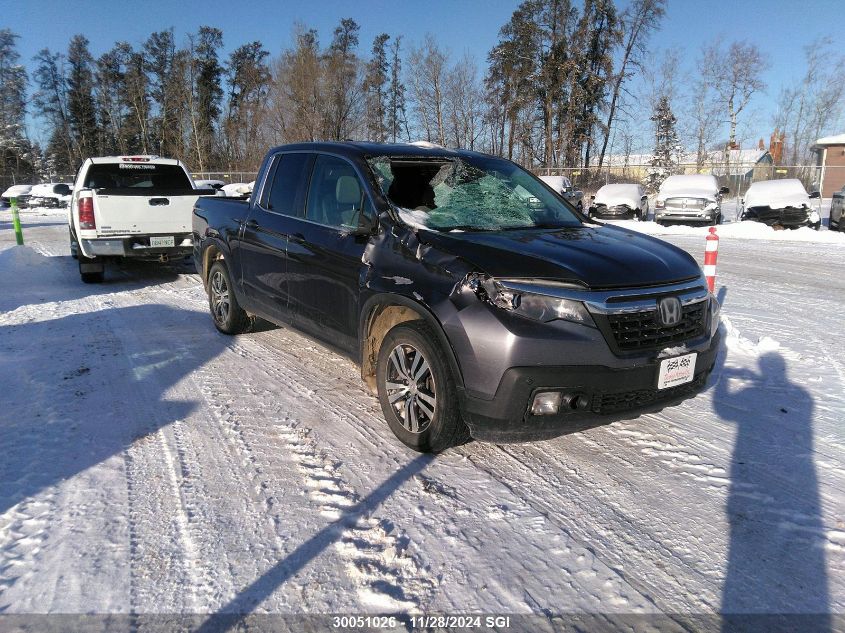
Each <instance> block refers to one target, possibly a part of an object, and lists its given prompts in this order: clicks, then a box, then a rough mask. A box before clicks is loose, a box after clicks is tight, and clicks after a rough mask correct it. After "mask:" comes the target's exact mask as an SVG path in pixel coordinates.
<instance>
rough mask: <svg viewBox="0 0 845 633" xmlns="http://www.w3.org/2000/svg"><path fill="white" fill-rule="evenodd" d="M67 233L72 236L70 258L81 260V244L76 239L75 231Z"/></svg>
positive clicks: (70, 230)
mask: <svg viewBox="0 0 845 633" xmlns="http://www.w3.org/2000/svg"><path fill="white" fill-rule="evenodd" d="M67 231H68V234H69V235H70V256H71V257H73V258H74V259H79V244H77V242H76V238H75V237H74V236H73V230H72V229H68V230H67Z"/></svg>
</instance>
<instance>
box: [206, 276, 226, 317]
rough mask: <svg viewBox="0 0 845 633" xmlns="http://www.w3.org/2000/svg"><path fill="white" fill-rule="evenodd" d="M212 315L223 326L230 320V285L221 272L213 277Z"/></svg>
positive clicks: (211, 286)
mask: <svg viewBox="0 0 845 633" xmlns="http://www.w3.org/2000/svg"><path fill="white" fill-rule="evenodd" d="M210 288H211V314H212V316H213V317H214V320H215V321H217V322H218V323H220V324H221V325H222V324H224V323H226V321H227V320H228V318H229V308H230V304H229V284H227V283H226V277H225V276H224V275H223V273H222V272H220V271H219V270H215V271H214V274H213V275H212V276H211V285H210Z"/></svg>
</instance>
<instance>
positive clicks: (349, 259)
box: [288, 154, 373, 350]
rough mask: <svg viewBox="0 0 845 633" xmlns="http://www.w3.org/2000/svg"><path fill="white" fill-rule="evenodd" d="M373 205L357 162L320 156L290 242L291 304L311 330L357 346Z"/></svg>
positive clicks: (341, 343) (344, 345) (341, 344)
mask: <svg viewBox="0 0 845 633" xmlns="http://www.w3.org/2000/svg"><path fill="white" fill-rule="evenodd" d="M372 216H373V212H372V205H371V203H370V201H369V196H368V195H367V192H366V190H365V189H364V186H363V184H362V182H361V179H360V178H359V177H358V174H357V172H356V171H355V168H354V167H353V166H352V164H351V163H350V162H348V161H346V160H344V159H342V158H338V157H335V156H330V155H326V154H320V155H318V156H317V158H316V159H315V161H314V167H313V170H312V174H311V182H310V186H309V189H308V196H307V203H306V211H305V221H302V222H301V226H300V229H299V231H297V232H295V233H292V234H291V236H290V239H289V242H288V273H289V280H290V297H291V307H292V309H293V311H294V312H295V313H296V317H297V319H298V320H299V321H301V322H302V325H303V326H304V327H306V328H307V329H310V330H312V331H314V332H315V333H316V334H317V335H319V336H321V337H323V338H329V339H330V340H332V341H333V342H335V343H336V344H337V345H338V346H339V347H342V348H345V349H348V350H354V348H355V346H356V344H357V335H358V311H359V307H358V302H359V296H360V280H359V277H360V275H361V271H362V263H361V259H362V257H363V254H364V249H365V248H366V245H367V240H368V236H366V235H356V234H355V233H354V231H355V230H356V229H358V227H359V226H362V225H364V224H369V225H371V222H372Z"/></svg>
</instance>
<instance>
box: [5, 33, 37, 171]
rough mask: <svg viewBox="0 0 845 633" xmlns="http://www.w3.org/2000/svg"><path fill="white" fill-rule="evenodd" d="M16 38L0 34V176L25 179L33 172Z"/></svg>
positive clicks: (24, 86)
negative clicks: (24, 177)
mask: <svg viewBox="0 0 845 633" xmlns="http://www.w3.org/2000/svg"><path fill="white" fill-rule="evenodd" d="M17 39H18V36H17V35H16V34H15V33H13V32H12V31H10V30H9V29H2V30H0V86H3V89H2V91H0V174H2V175H13V176H18V175H24V174H26V173H28V172H29V171H30V170H31V168H32V161H31V160H27V154H28V152H29V149H30V148H29V142H28V141H27V138H26V83H27V77H26V70H24V67H23V66H22V65H21V64H19V63H18V60H19V59H20V54H19V53H18V51H17V45H16V40H17Z"/></svg>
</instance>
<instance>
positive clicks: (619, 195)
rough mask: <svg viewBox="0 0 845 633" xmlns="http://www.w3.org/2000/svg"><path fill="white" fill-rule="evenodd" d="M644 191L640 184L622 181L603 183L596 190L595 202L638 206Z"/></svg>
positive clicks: (610, 205)
mask: <svg viewBox="0 0 845 633" xmlns="http://www.w3.org/2000/svg"><path fill="white" fill-rule="evenodd" d="M644 193H645V191H644V190H643V187H642V185H634V184H623V183H618V184H613V185H604V186H603V187H602V188H601V189H599V190H598V191H597V192H596V198H595V203H596V204H604V205H607V206H608V207H612V206H616V205H620V204H626V205H628V206H629V207H631V208H632V209H633V208H635V207H639V206H640V201H641V198H642V196H643V194H644Z"/></svg>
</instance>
